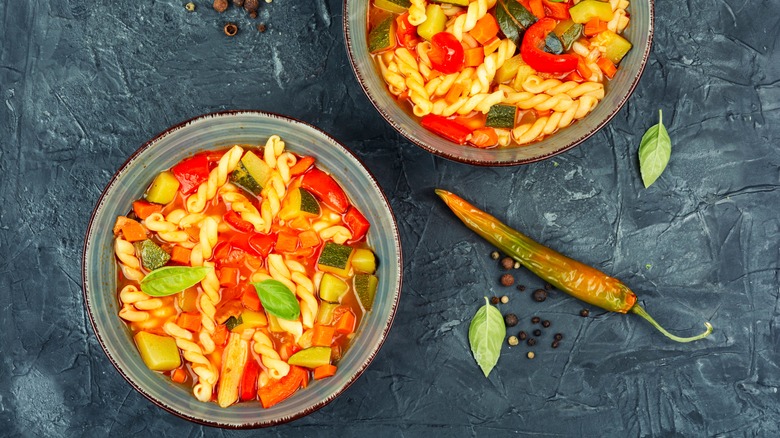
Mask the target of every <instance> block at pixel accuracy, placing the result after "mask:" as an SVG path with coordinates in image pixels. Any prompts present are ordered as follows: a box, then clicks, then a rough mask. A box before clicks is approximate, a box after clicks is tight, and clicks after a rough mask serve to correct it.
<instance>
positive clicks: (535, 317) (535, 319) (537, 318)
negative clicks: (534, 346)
mask: <svg viewBox="0 0 780 438" xmlns="http://www.w3.org/2000/svg"><path fill="white" fill-rule="evenodd" d="M541 320H542V318H539V317H538V316H534V317H533V318H531V324H539V321H541Z"/></svg>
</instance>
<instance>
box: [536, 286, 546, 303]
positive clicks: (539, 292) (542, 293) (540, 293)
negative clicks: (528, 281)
mask: <svg viewBox="0 0 780 438" xmlns="http://www.w3.org/2000/svg"><path fill="white" fill-rule="evenodd" d="M546 299H547V291H546V290H544V289H536V290H535V291H534V301H536V302H537V303H541V302H542V301H544V300H546Z"/></svg>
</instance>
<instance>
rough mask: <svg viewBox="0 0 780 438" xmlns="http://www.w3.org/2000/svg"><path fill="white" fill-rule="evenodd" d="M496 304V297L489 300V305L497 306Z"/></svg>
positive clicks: (497, 300)
mask: <svg viewBox="0 0 780 438" xmlns="http://www.w3.org/2000/svg"><path fill="white" fill-rule="evenodd" d="M498 302H499V299H498V297H492V298H490V304H494V305H495V304H498Z"/></svg>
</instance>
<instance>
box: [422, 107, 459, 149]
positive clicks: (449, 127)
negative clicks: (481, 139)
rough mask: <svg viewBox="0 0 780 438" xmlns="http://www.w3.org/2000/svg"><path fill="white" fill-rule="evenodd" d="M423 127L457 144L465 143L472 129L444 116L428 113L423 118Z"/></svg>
mask: <svg viewBox="0 0 780 438" xmlns="http://www.w3.org/2000/svg"><path fill="white" fill-rule="evenodd" d="M421 123H422V125H423V127H424V128H425V129H427V130H429V131H432V132H434V133H435V134H438V135H440V136H442V137H444V138H446V139H447V140H450V141H453V142H455V143H457V144H464V143H466V141H467V140H468V139H469V137H470V136H471V129H469V128H467V127H465V126H463V125H460V124H458V123H456V122H455V121H454V120H450V119H448V118H446V117H444V116H437V115H435V114H428V115H427V116H425V117H423V118H422V121H421Z"/></svg>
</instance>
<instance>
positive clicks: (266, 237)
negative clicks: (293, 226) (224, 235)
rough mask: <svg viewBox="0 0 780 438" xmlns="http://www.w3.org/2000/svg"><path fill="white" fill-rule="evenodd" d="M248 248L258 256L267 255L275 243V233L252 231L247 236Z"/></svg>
mask: <svg viewBox="0 0 780 438" xmlns="http://www.w3.org/2000/svg"><path fill="white" fill-rule="evenodd" d="M248 244H249V248H250V249H251V250H252V251H253V252H254V253H256V254H257V255H259V256H262V257H268V254H270V253H271V251H273V249H274V246H275V245H276V234H262V233H254V234H252V235H251V236H249V240H248Z"/></svg>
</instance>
